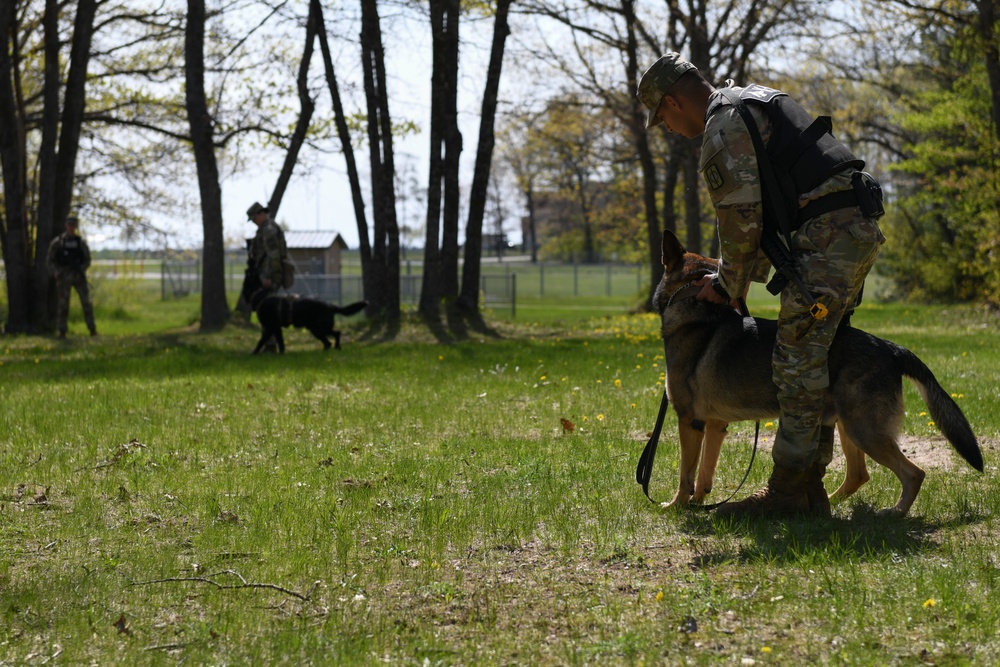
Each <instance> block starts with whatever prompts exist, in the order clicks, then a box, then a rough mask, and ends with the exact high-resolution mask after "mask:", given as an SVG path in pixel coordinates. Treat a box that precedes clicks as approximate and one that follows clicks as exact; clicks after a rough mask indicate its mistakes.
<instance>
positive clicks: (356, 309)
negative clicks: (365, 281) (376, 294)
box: [333, 301, 368, 315]
mask: <svg viewBox="0 0 1000 667" xmlns="http://www.w3.org/2000/svg"><path fill="white" fill-rule="evenodd" d="M367 307H368V302H367V301H358V302H357V303H352V304H350V305H347V306H333V312H334V313H336V314H337V315H354V314H355V313H360V312H361V311H362V310H364V309H365V308H367Z"/></svg>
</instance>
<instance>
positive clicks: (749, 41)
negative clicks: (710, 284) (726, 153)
mask: <svg viewBox="0 0 1000 667" xmlns="http://www.w3.org/2000/svg"><path fill="white" fill-rule="evenodd" d="M661 7H662V5H656V4H655V3H653V4H652V5H649V4H641V5H640V4H638V3H636V2H634V0H623V1H622V2H621V3H618V4H615V3H612V4H607V3H601V2H597V1H596V0H586V1H585V2H584V3H583V4H582V5H581V4H571V3H563V2H558V1H552V0H537V1H536V2H534V3H532V4H530V5H528V11H530V12H533V13H536V14H539V15H541V16H544V17H547V18H549V19H551V20H552V21H554V22H555V23H556V24H557V25H559V26H563V27H565V28H566V29H567V30H568V32H569V34H568V35H566V34H563V33H559V32H557V31H552V30H549V31H548V32H547V33H546V35H545V36H543V37H542V39H543V40H544V43H543V46H542V48H541V49H540V50H539V53H538V54H537V57H538V58H539V59H540V60H542V61H544V62H547V63H551V66H552V68H553V69H554V70H555V71H556V72H557V73H558V74H559V75H561V76H562V77H563V78H565V79H568V80H569V82H570V85H572V87H573V89H575V90H577V91H582V92H584V93H586V94H587V95H589V96H590V97H591V98H592V99H593V100H594V102H595V103H600V104H603V105H604V106H605V107H606V108H608V109H609V110H611V111H612V112H613V113H615V114H616V116H617V117H618V118H619V122H620V123H622V124H623V126H625V127H627V128H629V131H630V135H631V137H632V142H633V155H634V158H633V159H635V160H636V161H637V162H638V164H639V169H640V170H641V172H642V174H643V178H642V182H643V195H642V200H643V203H644V206H643V208H644V217H645V218H646V220H645V223H646V229H647V233H648V235H649V239H648V243H649V252H648V257H649V262H650V271H651V273H650V276H651V280H650V284H649V294H648V298H647V301H646V302H647V305H648V304H649V303H650V299H651V297H652V291H653V290H654V289H655V286H656V284H657V283H658V281H659V276H660V275H662V267H661V266H660V257H659V245H660V231H659V227H660V220H661V219H662V221H663V223H664V226H665V227H666V228H668V229H669V228H671V227H672V225H674V224H675V223H674V220H676V218H677V213H678V212H679V211H682V212H683V219H684V221H685V228H686V229H685V232H686V233H685V236H686V237H687V238H686V239H685V245H686V246H687V247H688V248H689V249H692V250H695V251H698V250H700V249H701V246H702V244H703V241H702V227H703V226H704V225H705V223H706V220H705V216H704V213H703V210H702V208H703V207H702V206H701V201H702V197H703V193H702V192H701V190H702V188H701V186H700V185H698V187H696V188H695V187H694V186H695V185H696V184H698V183H699V175H698V173H697V165H698V153H699V151H700V144H699V143H698V142H682V141H679V140H678V139H677V138H676V137H669V136H667V133H666V130H665V129H664V128H662V126H661V128H660V129H658V130H654V131H652V132H648V131H646V130H645V128H644V117H645V113H646V110H645V109H642V108H640V107H639V106H637V103H636V99H635V91H636V83H637V79H638V76H637V74H638V70H639V66H638V64H639V63H640V62H641V63H643V64H644V66H648V65H649V64H652V62H653V61H654V60H655V59H656V58H657V57H659V56H660V55H662V54H663V52H665V51H667V50H671V51H679V52H681V53H683V54H685V55H686V56H687V57H688V59H689V60H691V62H693V63H694V64H695V65H696V66H697V67H698V68H699V69H700V70H701V71H702V73H703V74H705V76H706V78H708V79H709V80H710V81H714V80H716V74H717V73H720V72H725V73H726V74H727V75H729V76H732V77H733V78H735V79H736V80H737V81H740V82H745V81H746V74H747V73H748V72H749V71H751V68H750V64H751V60H752V59H753V58H754V56H755V55H756V54H757V53H758V51H759V50H761V49H762V48H763V47H765V46H767V45H769V44H782V43H785V42H788V43H796V42H797V41H798V38H799V37H800V36H801V34H802V32H803V26H806V27H811V28H812V29H813V30H815V31H817V32H818V31H819V30H820V29H821V28H822V26H823V25H825V23H824V21H825V11H826V10H827V7H826V6H825V5H824V3H822V2H819V1H816V0H762V1H760V2H755V3H753V4H752V6H751V7H749V8H748V7H747V6H746V3H744V2H742V1H741V0H727V1H725V2H716V1H713V0H692V1H691V2H687V3H677V2H668V3H666V8H665V12H664V11H663V10H661ZM549 27H551V26H549ZM553 77H555V74H553ZM640 123H641V125H640ZM656 154H662V155H664V156H665V157H664V158H663V159H662V161H658V160H656V159H652V155H656ZM661 164H662V174H663V175H662V176H661V173H660V165H661ZM680 188H683V190H682V192H683V193H684V194H683V198H682V199H681V201H678V197H677V195H678V192H679V190H680ZM658 211H662V213H658Z"/></svg>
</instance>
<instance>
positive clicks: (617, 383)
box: [615, 378, 622, 389]
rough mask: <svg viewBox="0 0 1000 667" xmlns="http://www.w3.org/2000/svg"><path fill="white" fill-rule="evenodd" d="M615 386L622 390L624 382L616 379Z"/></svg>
mask: <svg viewBox="0 0 1000 667" xmlns="http://www.w3.org/2000/svg"><path fill="white" fill-rule="evenodd" d="M615 386H616V387H618V388H619V389H621V388H622V381H621V380H619V379H617V378H616V379H615Z"/></svg>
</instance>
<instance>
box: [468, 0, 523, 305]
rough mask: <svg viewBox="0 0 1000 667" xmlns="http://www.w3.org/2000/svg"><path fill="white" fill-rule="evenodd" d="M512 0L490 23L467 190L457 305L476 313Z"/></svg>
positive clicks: (502, 3)
mask: <svg viewBox="0 0 1000 667" xmlns="http://www.w3.org/2000/svg"><path fill="white" fill-rule="evenodd" d="M510 5H511V0H497V6H496V18H495V19H494V23H493V44H492V46H491V48H490V62H489V67H488V68H487V71H486V89H485V92H484V93H483V106H482V111H481V113H480V115H479V119H480V120H479V143H478V145H477V147H476V166H475V170H474V172H473V176H472V190H471V192H470V193H469V221H468V224H467V225H466V228H465V263H464V264H463V265H462V293H461V295H460V296H459V300H458V305H459V308H461V309H462V310H464V311H465V312H467V313H474V314H476V315H478V313H479V279H480V263H481V262H480V261H481V259H482V247H483V216H484V214H485V211H486V198H487V195H488V192H487V189H488V187H489V181H490V171H491V170H490V166H491V165H492V163H493V148H494V145H495V132H494V127H495V122H496V113H497V97H498V95H499V90H500V72H501V68H502V66H503V53H504V45H505V44H506V40H507V36H508V35H509V34H510V26H509V25H508V24H507V15H508V12H509V10H510Z"/></svg>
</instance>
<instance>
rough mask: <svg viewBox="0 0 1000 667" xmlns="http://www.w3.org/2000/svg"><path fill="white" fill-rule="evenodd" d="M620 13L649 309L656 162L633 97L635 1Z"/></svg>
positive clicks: (659, 271)
mask: <svg viewBox="0 0 1000 667" xmlns="http://www.w3.org/2000/svg"><path fill="white" fill-rule="evenodd" d="M622 16H623V17H624V19H625V29H626V42H625V56H626V60H625V82H626V85H627V86H628V90H627V91H625V93H626V95H627V96H628V99H629V100H630V101H631V113H630V115H629V123H628V129H629V133H630V134H631V135H632V141H633V143H634V144H635V148H636V152H637V153H638V155H639V166H640V168H641V169H642V203H643V209H644V210H645V212H646V235H647V236H648V238H649V254H648V255H647V257H648V261H649V269H650V273H649V275H650V282H649V284H648V289H647V293H646V300H645V303H644V305H643V307H644V308H645V310H647V311H651V310H652V309H653V295H654V294H655V293H656V287H657V285H659V284H660V278H662V277H663V263H662V261H661V259H660V247H661V240H662V235H663V232H662V231H661V230H660V214H659V211H658V210H657V206H656V194H657V193H656V163H655V162H654V161H653V152H652V150H650V148H649V134H648V133H647V132H646V113H645V112H644V111H643V110H644V109H645V107H644V106H643V105H642V103H641V102H640V101H639V98H638V97H636V94H635V91H636V89H637V87H638V81H639V56H638V51H639V46H638V43H637V39H636V34H635V32H636V16H635V3H634V1H633V0H622Z"/></svg>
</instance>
